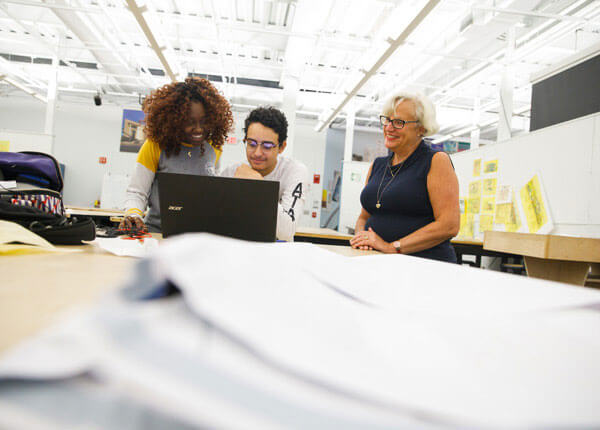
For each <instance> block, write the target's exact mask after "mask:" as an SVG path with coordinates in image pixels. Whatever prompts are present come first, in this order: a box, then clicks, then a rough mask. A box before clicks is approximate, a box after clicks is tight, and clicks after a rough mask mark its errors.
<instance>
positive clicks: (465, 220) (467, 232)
mask: <svg viewBox="0 0 600 430" xmlns="http://www.w3.org/2000/svg"><path fill="white" fill-rule="evenodd" d="M473 224H474V222H473V214H470V213H464V214H460V230H459V232H458V236H459V237H465V238H472V237H473V230H474V229H473Z"/></svg>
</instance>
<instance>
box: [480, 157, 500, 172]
mask: <svg viewBox="0 0 600 430" xmlns="http://www.w3.org/2000/svg"><path fill="white" fill-rule="evenodd" d="M497 171H498V160H491V161H486V162H485V163H484V165H483V173H485V174H489V173H496V172H497Z"/></svg>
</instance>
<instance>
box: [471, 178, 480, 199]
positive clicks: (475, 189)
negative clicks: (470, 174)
mask: <svg viewBox="0 0 600 430" xmlns="http://www.w3.org/2000/svg"><path fill="white" fill-rule="evenodd" d="M469 197H470V198H475V197H481V181H473V182H471V183H470V184H469Z"/></svg>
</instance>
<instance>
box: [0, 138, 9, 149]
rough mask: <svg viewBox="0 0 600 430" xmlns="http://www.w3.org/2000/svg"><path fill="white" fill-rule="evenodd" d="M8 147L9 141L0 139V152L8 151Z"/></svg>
mask: <svg viewBox="0 0 600 430" xmlns="http://www.w3.org/2000/svg"><path fill="white" fill-rule="evenodd" d="M9 148H10V141H8V140H0V152H8V149H9Z"/></svg>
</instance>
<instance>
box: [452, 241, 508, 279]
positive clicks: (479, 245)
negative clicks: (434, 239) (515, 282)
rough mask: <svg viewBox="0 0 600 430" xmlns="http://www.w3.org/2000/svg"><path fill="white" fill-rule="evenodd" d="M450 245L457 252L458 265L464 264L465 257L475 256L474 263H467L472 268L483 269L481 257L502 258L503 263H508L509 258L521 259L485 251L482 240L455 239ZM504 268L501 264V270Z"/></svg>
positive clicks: (506, 254)
mask: <svg viewBox="0 0 600 430" xmlns="http://www.w3.org/2000/svg"><path fill="white" fill-rule="evenodd" d="M450 243H451V244H452V246H453V247H454V251H455V252H456V259H457V262H458V264H463V255H474V256H475V261H474V262H470V261H468V262H467V263H468V264H469V265H470V266H474V267H481V257H500V258H502V260H503V262H504V261H508V259H509V258H514V259H520V256H519V255H515V254H512V253H506V252H499V251H493V250H489V249H485V248H484V246H483V241H482V240H477V239H466V238H461V237H455V238H454V239H452V240H451V241H450ZM503 264H504V263H503ZM502 267H503V265H502V264H501V270H502ZM502 271H504V270H502Z"/></svg>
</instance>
